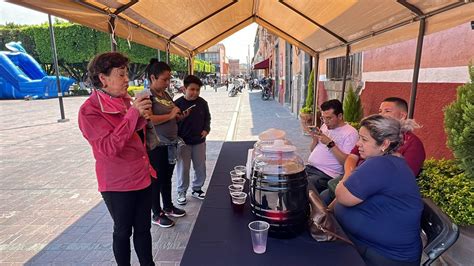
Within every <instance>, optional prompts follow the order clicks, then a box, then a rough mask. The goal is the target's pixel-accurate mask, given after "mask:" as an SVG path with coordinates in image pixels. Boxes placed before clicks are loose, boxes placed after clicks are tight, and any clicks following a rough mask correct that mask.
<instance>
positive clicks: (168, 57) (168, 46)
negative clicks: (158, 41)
mask: <svg viewBox="0 0 474 266" xmlns="http://www.w3.org/2000/svg"><path fill="white" fill-rule="evenodd" d="M170 45H171V44H170V42H167V43H166V63H167V64H168V65H169V64H170Z"/></svg>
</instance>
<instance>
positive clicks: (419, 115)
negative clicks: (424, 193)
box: [361, 82, 462, 159]
mask: <svg viewBox="0 0 474 266" xmlns="http://www.w3.org/2000/svg"><path fill="white" fill-rule="evenodd" d="M460 85H462V84H455V83H420V84H418V90H417V97H416V104H415V113H414V119H415V120H416V121H417V122H418V123H419V124H420V125H421V126H422V128H420V129H417V130H415V133H416V135H417V136H418V137H420V139H421V140H422V141H423V144H424V146H425V150H426V158H431V157H433V158H436V159H441V158H453V156H452V152H451V150H449V149H448V147H447V146H446V133H445V132H444V113H443V108H444V107H445V106H446V105H448V104H450V103H451V102H453V101H454V100H455V99H456V88H457V87H458V86H460ZM410 89H411V83H408V82H366V84H365V89H364V90H363V92H362V94H361V99H362V103H363V106H364V116H365V115H370V114H375V113H378V109H379V106H380V102H382V100H383V99H385V98H387V97H392V96H396V97H400V98H403V99H405V100H407V102H408V101H409V99H410Z"/></svg>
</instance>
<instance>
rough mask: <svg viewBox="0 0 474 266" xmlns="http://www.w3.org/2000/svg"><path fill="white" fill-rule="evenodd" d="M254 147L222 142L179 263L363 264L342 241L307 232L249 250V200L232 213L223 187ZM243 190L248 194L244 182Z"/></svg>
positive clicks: (246, 143)
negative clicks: (264, 248)
mask: <svg viewBox="0 0 474 266" xmlns="http://www.w3.org/2000/svg"><path fill="white" fill-rule="evenodd" d="M253 144H254V142H253V141H245V142H225V143H224V144H223V146H222V149H221V152H220V154H219V158H218V159H217V163H216V166H215V168H214V173H213V174H212V179H211V182H210V184H209V188H208V190H207V193H206V199H205V200H204V202H203V204H202V207H201V211H200V213H199V216H198V217H197V220H196V224H195V225H194V229H193V232H192V234H191V237H190V238H189V242H188V245H187V246H186V250H185V252H184V255H183V258H182V260H181V265H193V266H194V265H245V266H249V265H365V264H364V262H363V260H362V258H361V257H360V255H359V254H358V253H357V251H356V249H355V248H354V247H353V246H351V245H349V244H347V243H345V242H342V241H334V242H316V241H315V240H313V239H312V238H311V236H310V234H309V232H304V233H302V234H301V235H300V236H298V237H296V238H292V239H275V238H270V237H269V238H268V242H267V251H266V252H265V253H264V254H260V255H259V254H255V253H254V252H253V249H252V240H251V238H250V231H249V228H248V223H249V222H251V221H253V220H255V219H254V217H253V215H252V213H251V210H250V198H249V197H247V201H246V204H245V208H244V211H243V212H242V213H238V212H235V211H234V210H233V208H232V204H231V201H230V198H229V190H228V188H227V186H228V185H230V183H231V179H230V175H229V172H230V171H231V170H233V167H234V166H236V165H245V163H246V159H247V150H248V149H249V148H251V147H252V146H253ZM247 181H248V180H247ZM245 187H246V188H245V191H246V192H248V182H246V183H245Z"/></svg>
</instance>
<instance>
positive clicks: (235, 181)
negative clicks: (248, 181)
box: [232, 177, 245, 187]
mask: <svg viewBox="0 0 474 266" xmlns="http://www.w3.org/2000/svg"><path fill="white" fill-rule="evenodd" d="M232 184H234V185H239V186H242V187H243V186H244V184H245V178H242V177H240V178H234V179H232Z"/></svg>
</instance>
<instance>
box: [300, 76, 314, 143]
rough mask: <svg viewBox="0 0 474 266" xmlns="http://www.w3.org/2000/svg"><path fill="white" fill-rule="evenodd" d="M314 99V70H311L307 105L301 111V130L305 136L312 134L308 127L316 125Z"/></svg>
mask: <svg viewBox="0 0 474 266" xmlns="http://www.w3.org/2000/svg"><path fill="white" fill-rule="evenodd" d="M313 98H314V69H313V70H311V74H310V77H309V81H308V94H307V95H306V99H305V104H304V105H303V107H302V108H301V110H300V122H301V129H302V130H303V134H304V135H309V134H310V130H309V128H308V126H311V125H313V123H314V121H313V118H314V112H313Z"/></svg>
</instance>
